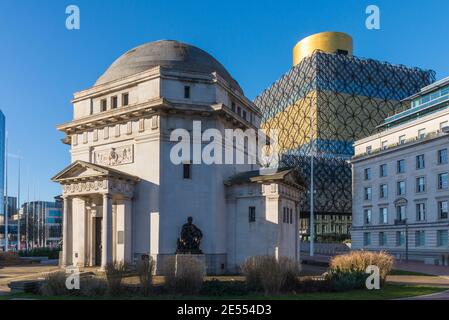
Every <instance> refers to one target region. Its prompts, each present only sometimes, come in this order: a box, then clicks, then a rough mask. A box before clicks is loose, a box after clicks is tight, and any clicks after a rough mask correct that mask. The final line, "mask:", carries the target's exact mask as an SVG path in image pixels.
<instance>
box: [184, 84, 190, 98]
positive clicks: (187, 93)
mask: <svg viewBox="0 0 449 320" xmlns="http://www.w3.org/2000/svg"><path fill="white" fill-rule="evenodd" d="M184 98H185V99H190V87H189V86H184Z"/></svg>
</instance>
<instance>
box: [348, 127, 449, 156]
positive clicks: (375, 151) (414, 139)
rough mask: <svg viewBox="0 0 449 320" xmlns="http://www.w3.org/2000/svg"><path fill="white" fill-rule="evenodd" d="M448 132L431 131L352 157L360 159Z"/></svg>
mask: <svg viewBox="0 0 449 320" xmlns="http://www.w3.org/2000/svg"><path fill="white" fill-rule="evenodd" d="M445 134H446V133H444V132H442V131H441V130H437V131H433V132H429V133H427V134H426V135H424V137H417V136H416V137H413V138H409V139H406V140H405V141H403V142H397V143H392V144H389V145H388V146H387V147H386V148H385V147H380V148H376V149H372V150H371V151H368V152H364V153H361V154H357V155H355V156H353V157H352V159H358V158H362V157H365V156H369V155H375V154H378V153H381V152H382V151H387V150H391V149H393V148H396V147H399V146H404V145H407V144H410V143H414V142H417V141H426V140H430V139H434V138H436V137H441V136H444V135H445Z"/></svg>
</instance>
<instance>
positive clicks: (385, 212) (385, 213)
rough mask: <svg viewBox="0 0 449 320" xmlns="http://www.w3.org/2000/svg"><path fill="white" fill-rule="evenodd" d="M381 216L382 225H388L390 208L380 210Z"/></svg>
mask: <svg viewBox="0 0 449 320" xmlns="http://www.w3.org/2000/svg"><path fill="white" fill-rule="evenodd" d="M379 216H380V223H381V224H387V223H388V208H380V209H379Z"/></svg>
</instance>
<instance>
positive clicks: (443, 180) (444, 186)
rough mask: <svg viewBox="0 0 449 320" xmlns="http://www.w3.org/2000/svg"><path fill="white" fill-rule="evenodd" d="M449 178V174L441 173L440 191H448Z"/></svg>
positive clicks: (439, 176)
mask: <svg viewBox="0 0 449 320" xmlns="http://www.w3.org/2000/svg"><path fill="white" fill-rule="evenodd" d="M448 178H449V175H448V173H447V172H445V173H440V174H439V175H438V189H447V188H448Z"/></svg>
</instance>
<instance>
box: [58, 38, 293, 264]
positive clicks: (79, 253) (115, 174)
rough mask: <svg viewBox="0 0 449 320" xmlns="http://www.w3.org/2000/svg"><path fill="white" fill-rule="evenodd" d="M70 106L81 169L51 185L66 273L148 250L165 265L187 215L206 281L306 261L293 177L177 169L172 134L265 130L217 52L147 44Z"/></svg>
mask: <svg viewBox="0 0 449 320" xmlns="http://www.w3.org/2000/svg"><path fill="white" fill-rule="evenodd" d="M72 102H73V110H74V112H73V120H72V121H70V122H68V123H65V124H63V125H60V126H58V130H60V131H62V132H64V133H65V134H66V136H65V138H64V139H63V141H64V142H65V143H67V144H69V145H70V147H71V157H72V163H71V164H70V165H69V166H68V167H67V168H66V169H64V170H63V171H61V172H60V173H59V174H57V175H56V176H55V177H54V178H53V181H56V182H58V183H60V184H61V186H62V190H63V198H64V227H63V233H64V240H63V259H64V264H65V265H72V264H73V265H80V266H94V265H99V266H102V267H104V266H105V265H106V264H107V263H110V262H112V261H116V260H117V261H127V262H131V263H133V262H135V261H136V260H137V259H141V256H142V255H148V254H149V255H151V256H152V257H153V258H154V259H155V260H156V261H157V268H160V267H161V266H162V264H163V262H164V259H165V258H166V257H169V256H172V255H174V254H175V252H176V249H177V239H178V237H179V235H180V231H181V227H182V225H183V224H184V223H185V221H186V219H187V217H189V216H192V217H193V222H194V224H195V225H196V226H197V227H199V228H200V229H201V230H202V233H203V239H202V242H201V250H202V251H203V253H204V254H205V260H206V263H207V268H208V272H209V273H222V272H226V271H235V270H236V269H238V266H239V265H240V264H241V262H242V261H243V260H244V259H245V258H246V257H248V256H252V255H260V254H272V255H278V256H288V257H291V258H295V259H299V256H298V255H299V249H298V241H299V239H298V219H299V212H298V205H299V204H298V199H299V198H300V194H299V193H300V191H301V190H302V180H301V178H300V177H299V176H298V175H297V174H296V171H293V170H289V169H285V170H277V171H276V172H274V173H272V174H269V175H267V174H261V173H260V172H259V170H258V169H259V167H258V166H256V165H254V164H238V165H237V164H226V165H225V164H217V163H214V164H210V165H207V164H204V163H203V162H200V163H197V162H195V159H194V160H193V162H191V161H184V162H182V163H180V164H174V163H173V162H172V161H171V158H170V152H171V150H172V148H173V146H174V145H176V144H177V143H178V141H171V140H172V139H170V136H171V134H172V133H173V131H174V130H176V129H186V130H187V131H188V132H189V133H192V131H194V129H195V128H194V124H193V122H194V121H201V130H202V131H201V132H204V130H206V129H216V131H217V132H220V133H221V134H222V135H223V136H225V135H224V130H225V129H242V130H245V129H258V127H259V123H260V117H261V113H260V111H259V109H258V108H257V107H256V106H255V105H254V104H253V103H252V102H251V101H249V100H248V99H247V98H246V97H245V95H244V94H243V91H242V89H241V88H240V86H239V84H238V83H237V82H236V81H235V80H234V79H233V78H232V77H231V75H230V74H229V73H228V72H227V71H226V69H225V68H224V67H223V66H222V65H221V64H220V63H219V62H218V61H217V60H215V59H214V58H213V57H212V56H211V55H209V54H208V53H206V52H204V51H203V50H201V49H198V48H196V47H193V46H190V45H187V44H184V43H180V42H177V41H157V42H153V43H148V44H144V45H142V46H139V47H137V48H134V49H132V50H130V51H128V52H127V53H125V54H124V55H122V56H121V57H120V58H118V59H117V60H116V61H115V62H114V63H113V64H112V65H111V66H110V67H109V68H108V69H107V70H106V72H105V73H104V74H103V75H102V76H101V77H100V78H99V79H98V80H97V81H96V83H95V84H94V85H93V86H92V87H91V88H88V89H86V90H83V91H80V92H77V93H75V95H74V99H73V101H72ZM209 142H210V141H193V149H194V148H195V145H196V146H198V145H199V146H200V147H201V150H204V147H205V146H206V145H207V144H208V143H209ZM214 142H215V141H214ZM222 142H223V141H221V142H220V141H218V143H219V144H220V143H222ZM244 149H245V148H244ZM245 150H246V149H245ZM233 151H236V147H235V148H234V149H233Z"/></svg>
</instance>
